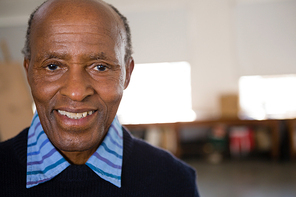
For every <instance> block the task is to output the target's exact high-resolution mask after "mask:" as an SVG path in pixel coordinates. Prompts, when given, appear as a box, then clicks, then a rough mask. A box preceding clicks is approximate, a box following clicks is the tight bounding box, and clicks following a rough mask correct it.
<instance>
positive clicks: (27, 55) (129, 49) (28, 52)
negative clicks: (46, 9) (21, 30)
mask: <svg viewBox="0 0 296 197" xmlns="http://www.w3.org/2000/svg"><path fill="white" fill-rule="evenodd" d="M46 2H47V0H46V1H45V2H43V3H42V4H41V5H40V6H38V7H37V8H36V9H35V10H34V11H33V12H32V14H31V15H30V18H29V21H28V28H27V33H26V40H25V46H24V48H23V49H22V53H23V54H24V56H25V58H26V59H30V58H31V47H30V44H31V43H30V34H31V28H32V22H33V19H34V16H35V14H36V12H37V11H38V10H39V9H40V8H41V7H42V5H43V4H44V3H46ZM107 5H109V6H110V7H111V8H112V9H113V10H114V11H115V12H116V14H118V16H119V17H120V19H121V21H122V23H123V25H124V29H125V33H126V45H125V57H124V59H125V61H127V60H128V58H129V57H131V56H132V53H133V49H132V38H131V30H130V27H129V23H128V20H127V18H126V17H125V16H123V15H122V14H121V13H120V12H119V11H118V9H117V8H115V7H114V6H113V5H111V4H107Z"/></svg>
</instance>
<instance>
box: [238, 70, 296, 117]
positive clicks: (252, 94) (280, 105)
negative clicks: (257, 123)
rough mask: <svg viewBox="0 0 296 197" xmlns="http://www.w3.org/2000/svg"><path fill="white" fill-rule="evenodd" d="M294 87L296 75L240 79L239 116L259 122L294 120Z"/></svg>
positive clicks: (295, 98) (295, 94)
mask: <svg viewBox="0 0 296 197" xmlns="http://www.w3.org/2000/svg"><path fill="white" fill-rule="evenodd" d="M295 87H296V75H279V76H244V77H241V78H240V80H239V96H240V106H241V116H242V117H243V118H252V119H259V120H260V119H285V118H295V117H296V91H295Z"/></svg>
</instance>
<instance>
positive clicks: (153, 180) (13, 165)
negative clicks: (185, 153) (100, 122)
mask: <svg viewBox="0 0 296 197" xmlns="http://www.w3.org/2000/svg"><path fill="white" fill-rule="evenodd" d="M27 134H28V128H27V129H25V130H23V131H22V132H21V133H20V134H18V135H17V136H16V137H14V138H12V139H10V140H8V141H6V142H2V143H0V196H1V197H9V196H13V197H18V196H22V197H26V196H30V197H34V196H39V197H40V196H42V197H45V196H54V197H57V196H71V197H76V196H77V197H78V196H81V197H82V196H83V197H92V196H104V197H105V196H116V197H118V196H129V197H130V196H150V197H152V196H153V197H154V196H169V197H172V196H185V197H189V196H199V195H198V191H197V187H196V182H195V172H194V170H193V169H192V168H191V167H189V166H188V165H186V164H185V163H183V162H182V161H180V160H178V159H176V158H175V157H174V156H172V155H171V154H170V153H168V152H166V151H163V150H161V149H158V148H155V147H153V146H151V145H149V144H147V143H146V142H144V141H142V140H139V139H136V138H134V137H132V136H131V135H130V133H129V132H128V131H126V130H125V129H123V137H124V140H123V143H124V144H123V147H124V149H123V150H124V152H123V166H122V186H121V188H118V187H116V186H114V185H112V184H111V183H109V182H107V181H105V180H103V179H101V178H100V177H99V176H98V175H96V174H95V173H94V172H93V171H92V170H91V169H90V168H89V167H88V166H86V165H71V166H69V167H68V168H67V169H65V170H64V171H63V172H61V173H60V174H59V175H57V176H56V177H55V178H53V179H52V180H50V181H48V182H45V183H42V184H40V185H38V186H35V187H32V188H29V189H27V188H26V160H27V157H26V155H27Z"/></svg>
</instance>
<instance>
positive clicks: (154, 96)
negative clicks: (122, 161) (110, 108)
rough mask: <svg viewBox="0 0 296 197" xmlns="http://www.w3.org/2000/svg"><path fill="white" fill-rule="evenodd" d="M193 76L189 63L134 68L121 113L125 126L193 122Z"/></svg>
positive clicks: (119, 114)
mask: <svg viewBox="0 0 296 197" xmlns="http://www.w3.org/2000/svg"><path fill="white" fill-rule="evenodd" d="M190 76H191V74H190V65H189V64H188V63H187V62H175V63H153V64H137V65H135V68H134V71H133V74H132V78H131V81H130V84H129V87H128V88H127V89H126V90H125V91H124V95H123V98H122V101H121V104H120V107H119V110H118V113H117V114H118V117H119V120H120V121H121V123H123V124H140V123H164V122H181V121H192V120H194V119H195V113H194V111H193V110H192V102H191V77H190Z"/></svg>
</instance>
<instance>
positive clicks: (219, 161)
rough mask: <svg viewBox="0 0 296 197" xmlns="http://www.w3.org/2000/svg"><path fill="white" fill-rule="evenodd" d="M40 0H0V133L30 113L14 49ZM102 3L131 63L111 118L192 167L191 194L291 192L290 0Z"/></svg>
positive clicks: (294, 49) (294, 26) (294, 13)
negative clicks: (121, 25) (119, 17)
mask: <svg viewBox="0 0 296 197" xmlns="http://www.w3.org/2000/svg"><path fill="white" fill-rule="evenodd" d="M42 2H43V0H0V42H1V51H0V141H4V140H6V139H9V138H11V137H13V136H15V135H16V134H17V133H18V132H20V131H21V130H22V129H23V128H25V127H27V126H29V125H30V122H31V118H32V115H33V110H34V104H33V102H32V98H31V96H30V90H29V87H28V85H27V82H26V77H25V72H24V69H23V66H22V62H23V55H22V54H21V50H22V48H23V45H24V42H25V34H26V26H27V21H28V18H29V15H30V13H31V12H32V11H33V10H34V8H36V7H37V6H38V5H40V4H41V3H42ZM106 2H107V3H110V4H113V5H114V6H115V7H117V8H118V9H119V10H120V11H121V12H122V13H123V14H124V15H125V16H126V17H127V18H128V20H129V22H130V26H131V32H132V41H133V47H134V55H133V56H134V59H135V63H136V66H135V69H134V73H133V75H132V79H131V83H130V86H129V87H128V88H127V90H125V93H124V97H123V99H122V103H121V105H120V108H119V111H118V117H119V119H120V121H121V122H122V123H123V124H124V125H125V126H126V127H127V128H128V129H129V130H130V131H131V132H132V133H133V134H134V135H135V136H136V137H139V138H143V139H144V140H147V141H148V142H149V143H151V144H153V145H155V146H159V147H161V148H164V149H167V150H168V151H170V152H171V153H172V154H174V155H176V156H177V157H179V158H180V159H182V160H184V161H185V162H187V163H188V164H189V165H191V166H192V167H194V168H195V169H196V172H197V183H198V187H199V190H200V194H201V196H210V197H212V196H222V197H223V196H225V197H229V196H231V197H249V196H251V197H265V196H269V197H270V196H276V197H279V196H280V197H290V196H296V187H295V185H296V169H295V167H294V165H295V159H296V91H295V90H294V89H295V88H296V0H149V1H148V0H125V1H122V0H106ZM12 117H14V119H17V122H18V124H11V122H10V120H11V118H12ZM0 178H1V177H0Z"/></svg>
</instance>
